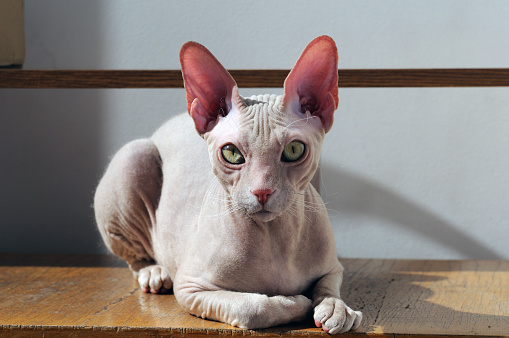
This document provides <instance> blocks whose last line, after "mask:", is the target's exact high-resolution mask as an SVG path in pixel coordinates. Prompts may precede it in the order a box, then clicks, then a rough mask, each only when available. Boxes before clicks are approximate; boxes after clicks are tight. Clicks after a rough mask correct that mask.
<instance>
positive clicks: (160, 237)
mask: <svg viewBox="0 0 509 338" xmlns="http://www.w3.org/2000/svg"><path fill="white" fill-rule="evenodd" d="M180 58H181V63H182V71H183V76H184V83H185V87H186V93H187V100H188V113H189V115H190V116H188V114H182V115H179V116H177V117H175V118H173V119H171V120H170V121H168V122H167V123H166V124H164V125H163V126H162V127H161V128H160V129H159V130H158V131H156V132H155V134H154V135H153V136H152V137H151V138H149V139H141V140H136V141H133V142H131V143H129V144H127V145H126V146H124V147H123V148H122V149H121V150H120V151H119V152H118V153H117V154H116V155H115V157H114V158H113V159H112V161H111V163H110V165H109V167H108V169H107V171H106V173H105V175H104V177H103V178H102V180H101V182H100V184H99V186H98V188H97V191H96V195H95V201H94V207H95V212H96V220H97V224H98V227H99V230H100V232H101V235H102V237H103V239H104V242H105V243H106V245H107V246H108V248H109V249H110V250H111V251H112V252H113V253H115V254H116V255H118V256H120V257H121V258H123V259H125V260H126V261H127V263H128V264H129V266H130V268H131V269H132V271H133V273H134V275H135V277H136V278H137V279H138V281H139V283H140V287H141V288H142V289H143V290H144V291H145V292H152V293H160V292H168V291H169V290H170V289H173V292H174V294H175V297H176V298H177V300H178V302H179V303H180V304H181V305H182V306H183V307H184V308H185V309H186V310H187V311H189V312H190V313H192V314H194V315H196V316H200V317H203V318H209V319H213V320H218V321H222V322H225V323H228V324H231V325H234V326H238V327H242V328H250V329H256V328H264V327H269V326H274V325H280V324H284V323H288V322H292V321H297V320H302V319H304V318H306V317H307V316H313V317H314V320H315V324H316V325H317V326H319V327H322V328H323V330H324V331H325V332H329V333H331V334H335V333H341V332H346V331H348V330H350V329H356V328H357V327H358V326H359V325H360V322H361V319H362V314H361V313H360V312H358V311H354V310H352V309H350V308H349V307H348V306H347V305H346V304H345V303H344V302H343V301H342V300H341V297H340V286H341V283H342V272H343V267H342V266H341V264H340V263H339V261H338V259H337V256H336V247H335V243H334V236H333V232H332V229H331V226H330V223H329V220H328V216H327V211H326V209H325V206H324V204H323V201H322V199H321V198H320V196H319V194H318V193H317V192H316V190H315V189H314V188H313V186H312V185H311V184H310V181H311V179H312V177H313V175H314V173H315V171H316V168H317V166H318V162H319V159H320V148H321V144H322V141H323V138H324V136H325V134H326V132H328V131H329V129H330V128H331V126H332V120H333V112H334V110H335V109H336V108H337V102H338V99H337V50H336V46H335V44H334V42H333V41H332V39H330V38H328V37H325V36H324V37H319V38H317V39H315V40H313V41H312V42H311V43H310V44H309V45H308V47H307V48H306V50H305V51H304V53H303V54H302V56H301V57H300V59H299V61H298V62H297V64H296V65H295V67H294V68H293V70H292V72H291V73H290V75H289V76H288V78H287V80H286V81H285V94H284V95H283V96H275V95H263V96H253V97H251V98H249V99H245V98H242V97H241V96H239V94H238V91H237V87H236V84H235V81H234V80H233V79H232V78H231V76H230V75H229V74H228V72H226V70H224V68H223V67H222V66H221V65H220V64H219V62H218V61H217V60H216V59H215V58H214V57H213V56H212V54H210V52H209V51H208V50H206V49H205V47H203V46H201V45H199V44H197V43H193V42H190V43H187V44H186V45H184V46H183V48H182V51H181V55H180ZM293 141H298V142H299V144H300V143H301V144H303V145H304V147H303V148H298V147H297V148H298V149H304V150H303V151H301V152H302V154H298V156H297V159H296V160H295V159H293V158H292V161H289V160H288V158H287V157H284V156H283V155H282V154H283V153H284V151H285V149H286V150H288V149H290V150H291V151H295V152H297V151H298V150H295V149H296V148H295V147H290V146H289V145H290V143H291V142H293ZM293 144H295V143H293ZM225 145H234V146H235V147H236V149H237V150H236V153H235V154H236V155H235V156H241V157H242V161H239V163H230V162H229V161H228V157H225V155H224V152H223V149H224V146H225ZM287 147H289V148H287ZM229 149H231V148H229ZM232 154H233V153H232ZM239 154H240V155H239ZM237 158H238V157H237ZM310 288H312V289H311V291H310V292H309V293H306V294H307V295H308V296H309V297H311V298H308V297H306V296H304V295H303V293H305V292H306V291H307V290H309V289H310Z"/></svg>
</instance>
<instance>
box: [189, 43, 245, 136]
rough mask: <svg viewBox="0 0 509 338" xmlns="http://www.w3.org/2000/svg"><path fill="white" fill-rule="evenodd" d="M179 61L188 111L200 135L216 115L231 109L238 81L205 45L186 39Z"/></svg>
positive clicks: (226, 112) (208, 127) (213, 120)
mask: <svg viewBox="0 0 509 338" xmlns="http://www.w3.org/2000/svg"><path fill="white" fill-rule="evenodd" d="M180 64H181V66H182V76H183V78H184V87H185V89H186V96H187V111H188V112H189V115H191V117H192V118H193V120H194V124H195V126H196V130H197V131H198V133H199V134H200V135H203V134H205V133H206V132H208V131H210V130H212V129H213V128H214V126H215V125H216V123H217V121H218V116H219V115H222V116H226V115H227V114H228V112H229V111H230V109H231V108H232V92H235V94H234V95H237V96H238V92H237V88H236V87H237V84H236V83H235V80H234V79H233V78H232V77H231V75H230V73H228V71H227V70H226V69H225V68H224V67H223V66H222V65H221V64H220V63H219V61H217V59H216V58H215V57H214V55H212V53H210V52H209V51H208V49H207V48H205V47H204V46H202V45H200V44H199V43H196V42H192V41H190V42H187V43H185V44H184V45H183V46H182V49H181V50H180ZM234 87H235V90H234Z"/></svg>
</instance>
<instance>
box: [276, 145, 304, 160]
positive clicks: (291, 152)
mask: <svg viewBox="0 0 509 338" xmlns="http://www.w3.org/2000/svg"><path fill="white" fill-rule="evenodd" d="M305 151H306V146H305V145H304V143H302V142H301V141H292V142H290V143H288V145H287V146H286V147H285V150H283V154H282V155H281V160H282V161H284V162H295V161H297V160H299V159H300V158H301V157H302V155H304V152H305Z"/></svg>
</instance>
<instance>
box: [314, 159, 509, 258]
mask: <svg viewBox="0 0 509 338" xmlns="http://www.w3.org/2000/svg"><path fill="white" fill-rule="evenodd" d="M321 177H322V185H321V189H320V193H321V195H322V196H323V197H324V200H326V201H327V202H328V204H327V208H328V209H332V210H337V211H339V216H338V217H341V214H343V213H344V214H348V216H349V217H357V216H358V217H360V216H369V217H370V218H372V219H380V220H383V221H387V222H389V223H390V224H393V225H394V226H397V227H400V228H404V229H405V231H407V232H408V231H411V232H413V233H415V234H416V235H418V236H424V237H426V238H427V239H428V240H431V241H433V242H437V243H438V244H440V245H442V246H444V247H446V248H449V249H452V250H454V251H456V252H457V253H458V254H459V255H460V256H462V257H464V258H476V259H501V258H502V257H501V256H500V255H499V254H497V253H496V252H495V251H493V250H492V249H490V248H489V247H487V246H486V245H485V244H483V243H482V242H481V241H479V240H476V239H475V238H472V237H471V236H469V235H468V234H466V233H465V232H462V231H461V230H459V229H458V228H457V227H456V226H454V225H453V224H452V223H450V222H448V221H447V220H445V219H443V218H442V217H440V216H438V215H436V214H434V213H433V212H432V211H430V210H427V209H426V208H425V207H423V206H420V205H418V204H417V203H415V202H412V201H410V200H408V199H407V198H405V197H403V196H402V195H400V194H398V193H397V192H395V191H392V190H390V189H389V188H387V187H383V186H381V185H380V184H378V183H376V182H373V181H371V180H369V179H368V178H366V177H362V176H360V175H358V174H355V173H352V172H350V171H347V170H346V169H338V168H333V167H331V166H327V165H322V166H321ZM324 177H327V185H326V186H324V185H323V178H324ZM387 233H388V235H389V232H387ZM359 244H360V243H359Z"/></svg>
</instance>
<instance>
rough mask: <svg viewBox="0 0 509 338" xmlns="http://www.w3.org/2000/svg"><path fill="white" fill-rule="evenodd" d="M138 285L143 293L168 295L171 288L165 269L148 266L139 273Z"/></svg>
mask: <svg viewBox="0 0 509 338" xmlns="http://www.w3.org/2000/svg"><path fill="white" fill-rule="evenodd" d="M138 283H139V284H140V288H141V290H142V291H143V292H145V293H149V292H150V293H154V294H155V293H168V292H169V291H170V289H171V287H172V286H173V283H172V281H171V278H170V274H169V273H168V270H166V268H165V267H162V266H160V265H150V266H147V267H145V268H143V269H141V270H140V271H139V274H138Z"/></svg>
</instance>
